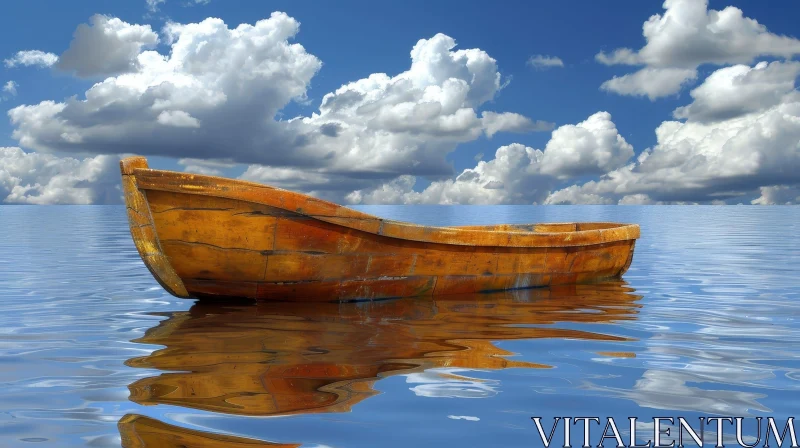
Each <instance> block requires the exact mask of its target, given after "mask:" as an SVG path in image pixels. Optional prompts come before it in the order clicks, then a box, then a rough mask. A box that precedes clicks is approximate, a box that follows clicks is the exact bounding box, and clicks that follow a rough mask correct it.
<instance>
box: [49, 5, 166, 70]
mask: <svg viewBox="0 0 800 448" xmlns="http://www.w3.org/2000/svg"><path fill="white" fill-rule="evenodd" d="M89 21H90V22H91V25H87V24H81V25H79V26H78V29H77V30H75V34H74V36H73V39H72V42H71V43H70V45H69V48H67V50H66V51H65V52H64V53H63V54H62V55H61V57H60V58H59V59H58V63H57V64H56V66H57V67H58V68H59V69H61V70H65V71H70V72H75V74H76V75H77V76H80V77H84V78H85V77H94V76H109V75H117V74H120V73H125V72H133V71H137V70H138V69H139V61H138V57H139V54H140V53H141V51H142V48H145V47H154V46H155V45H156V44H158V34H156V33H155V32H154V31H153V30H152V29H151V28H150V25H131V24H130V23H127V22H123V21H122V20H120V19H118V18H116V17H108V16H105V15H101V14H96V15H94V16H92V17H91V18H90V19H89Z"/></svg>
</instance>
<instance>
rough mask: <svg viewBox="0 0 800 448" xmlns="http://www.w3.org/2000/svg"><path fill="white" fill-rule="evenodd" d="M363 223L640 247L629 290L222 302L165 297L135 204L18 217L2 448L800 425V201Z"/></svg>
mask: <svg viewBox="0 0 800 448" xmlns="http://www.w3.org/2000/svg"><path fill="white" fill-rule="evenodd" d="M361 209H362V210H363V211H367V212H370V213H374V214H377V215H380V216H384V217H388V218H393V219H401V220H408V221H414V222H419V223H424V224H438V225H467V224H488V223H501V222H510V223H526V222H545V221H569V220H582V221H622V222H634V223H639V224H640V225H641V229H642V238H641V239H640V241H639V242H638V243H637V246H636V253H635V256H634V261H633V264H632V266H631V268H630V271H629V272H628V273H627V274H626V276H625V282H623V283H621V284H604V285H597V286H583V287H577V288H562V289H559V290H556V289H554V290H546V289H544V290H528V291H516V292H510V293H503V294H492V295H475V296H453V297H447V298H439V299H436V300H392V301H384V302H378V303H372V304H341V305H340V304H323V305H314V306H305V305H302V304H288V303H279V304H260V305H245V304H232V305H230V306H219V305H206V304H196V303H194V302H193V301H191V300H181V299H176V298H173V297H171V296H169V295H167V294H166V293H165V292H164V291H163V290H162V289H161V288H160V287H159V286H158V284H157V283H156V282H155V280H154V279H153V278H152V277H151V275H150V273H149V272H148V271H147V269H146V268H145V266H144V265H143V264H142V262H141V260H140V259H139V256H138V254H137V253H136V250H135V248H134V246H133V244H132V242H131V239H130V236H129V233H128V227H127V221H126V218H125V213H124V209H123V208H122V207H78V206H76V207H11V206H0V231H1V232H2V233H0V446H3V447H5V446H8V447H17V446H36V444H37V443H39V444H41V445H45V446H67V447H72V446H120V445H121V444H122V443H125V444H127V445H128V446H146V444H148V443H150V442H152V441H153V440H157V439H159V440H162V441H171V442H170V443H173V444H174V446H178V445H180V444H183V446H232V447H233V446H243V445H241V444H244V443H246V442H248V441H249V440H248V439H256V440H260V441H270V442H274V443H275V444H277V446H303V447H377V446H386V447H405V446H416V447H420V448H424V447H429V446H465V447H466V446H469V447H492V446H509V447H531V446H541V442H540V441H539V438H538V435H537V434H538V433H537V431H536V428H535V426H534V425H533V423H532V421H531V420H530V417H531V416H542V417H545V418H546V419H545V421H546V422H547V423H548V424H549V422H551V421H552V420H550V418H551V417H552V416H555V415H558V416H573V417H575V416H600V417H606V416H613V417H616V418H618V419H620V420H621V421H622V422H623V423H625V421H626V420H625V419H626V418H627V417H629V416H637V417H639V419H640V420H644V421H645V423H642V424H643V425H647V422H648V421H650V422H652V420H651V419H652V417H654V416H671V417H678V416H683V417H687V418H690V417H691V421H697V420H696V418H695V417H698V416H704V415H705V416H714V415H724V416H742V417H752V416H774V417H776V418H780V419H784V420H785V419H786V417H788V416H792V415H796V414H797V411H798V404H797V403H800V343H798V342H800V322H798V318H800V275H798V274H800V271H798V268H797V266H798V263H800V238H798V237H797V234H798V230H799V229H800V224H798V223H799V222H800V207H750V206H745V207H735V206H730V207H712V206H708V207H697V206H695V207H671V206H658V207H614V206H611V207H603V206H581V207H570V206H557V207H552V206H551V207H516V206H508V207H433V206H422V207H389V206H385V207H362V208H361ZM650 424H651V423H650ZM753 426H754V424H753ZM576 431H577V428H576ZM594 431H595V432H598V431H599V430H597V429H594ZM729 432H731V431H730V430H729ZM749 432H754V431H749ZM581 433H582V432H577V433H576V434H573V445H575V446H579V445H580V442H581ZM645 435H646V434H645ZM644 440H646V438H645V439H644ZM202 443H205V445H199V444H202ZM223 443H228V445H223ZM592 443H593V444H595V445H596V443H597V440H596V437H594V436H593V439H592ZM762 443H763V442H762ZM557 444H558V445H560V444H561V441H560V440H559V441H558V442H557ZM607 444H608V441H607ZM169 446H173V445H169ZM248 446H252V445H248ZM687 446H694V445H692V444H688V445H687Z"/></svg>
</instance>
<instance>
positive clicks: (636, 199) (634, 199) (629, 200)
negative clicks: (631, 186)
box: [618, 193, 656, 205]
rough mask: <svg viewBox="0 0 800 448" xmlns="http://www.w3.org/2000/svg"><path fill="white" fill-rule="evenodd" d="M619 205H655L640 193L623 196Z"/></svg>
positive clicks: (648, 197)
mask: <svg viewBox="0 0 800 448" xmlns="http://www.w3.org/2000/svg"><path fill="white" fill-rule="evenodd" d="M618 204H619V205H652V204H656V202H655V201H653V200H652V199H650V196H648V195H646V194H642V193H637V194H629V195H627V196H623V197H622V199H620V200H619V202H618Z"/></svg>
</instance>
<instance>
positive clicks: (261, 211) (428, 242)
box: [122, 158, 639, 301]
mask: <svg viewBox="0 0 800 448" xmlns="http://www.w3.org/2000/svg"><path fill="white" fill-rule="evenodd" d="M122 174H123V189H124V190H125V197H126V203H127V205H128V214H129V219H130V224H131V232H132V235H133V239H134V242H136V245H137V248H138V249H139V252H140V255H142V258H143V260H144V261H145V264H147V265H148V268H149V269H150V271H151V272H152V273H153V275H154V277H156V279H157V280H158V281H159V282H160V283H161V285H162V286H164V288H165V289H167V290H168V291H169V292H170V293H172V294H173V295H176V296H179V297H194V298H223V297H241V298H248V299H258V300H304V301H331V300H338V301H348V300H364V299H383V298H391V297H409V296H424V295H439V294H453V293H473V292H489V291H497V290H504V289H515V288H530V287H542V286H549V285H557V284H569V283H590V282H596V281H602V280H607V279H612V278H618V277H620V276H621V275H622V274H623V273H624V272H625V271H626V270H627V269H628V267H629V266H630V263H631V259H632V256H633V249H634V244H635V240H636V238H637V237H638V236H639V235H638V232H639V229H638V226H631V225H621V224H612V223H568V224H540V225H530V226H509V225H501V226H485V227H481V226H477V227H475V226H473V227H449V228H437V227H426V226H416V225H413V224H408V223H400V222H395V221H389V220H384V219H381V218H378V217H374V216H371V215H366V214H363V213H360V212H357V211H354V210H351V209H348V208H346V207H341V206H336V205H335V204H331V203H327V202H325V201H320V200H317V199H315V198H311V197H308V196H305V195H300V194H297V193H293V192H288V191H285V190H280V189H274V188H270V187H266V186H261V185H258V184H250V183H246V182H241V181H234V180H227V179H220V178H213V177H209V176H198V175H191V174H186V173H173V172H168V171H156V170H149V169H147V165H146V162H145V161H144V159H142V158H133V159H125V160H123V162H122Z"/></svg>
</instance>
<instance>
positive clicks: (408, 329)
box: [126, 281, 641, 416]
mask: <svg viewBox="0 0 800 448" xmlns="http://www.w3.org/2000/svg"><path fill="white" fill-rule="evenodd" d="M640 298H641V296H638V295H636V294H634V290H633V289H631V288H630V287H628V286H626V284H625V283H624V282H621V281H620V282H613V283H603V284H594V285H569V286H564V287H558V288H556V287H553V288H548V289H528V290H514V291H505V292H498V293H491V294H470V295H453V296H442V297H439V298H435V299H434V300H417V299H413V298H410V299H396V300H387V301H379V302H362V303H297V302H273V303H257V304H250V305H239V306H233V305H222V304H209V303H202V302H200V303H197V304H195V305H194V306H192V308H191V309H190V310H189V311H187V312H178V313H172V314H169V315H168V316H169V317H168V318H167V319H166V320H164V321H162V322H161V323H160V324H159V325H158V326H156V327H154V328H152V329H150V330H148V331H147V332H146V334H145V335H144V336H143V337H142V338H140V339H137V340H135V341H134V342H140V343H144V344H155V345H163V346H164V347H165V348H163V349H160V350H156V351H155V352H153V353H152V354H151V355H148V356H144V357H137V358H133V359H130V360H129V361H128V362H127V363H126V364H127V365H129V366H131V367H139V368H148V369H158V370H160V371H163V372H164V373H162V374H160V375H158V376H153V377H148V378H144V379H141V380H138V381H136V382H134V383H133V384H131V385H130V386H129V389H130V399H131V400H132V401H134V402H136V403H139V404H142V405H156V404H169V405H175V406H182V407H186V408H194V409H201V410H207V411H213V412H221V413H227V414H235V415H251V416H276V415H291V414H305V413H319V412H347V411H349V410H350V409H351V408H352V407H353V406H354V405H355V404H357V403H359V402H361V401H362V400H364V399H366V398H368V397H370V396H372V395H375V394H376V393H377V392H376V391H375V389H374V387H373V386H374V383H375V382H376V381H378V380H380V379H381V378H383V377H387V376H391V375H397V374H408V373H415V372H422V371H424V370H427V369H431V368H443V367H445V368H463V369H506V368H547V367H549V366H547V365H543V364H537V363H533V362H528V361H521V360H515V359H513V358H511V356H512V355H514V353H511V352H508V351H506V350H503V349H501V348H499V347H497V346H495V345H494V342H495V341H503V340H519V339H538V338H570V339H585V340H606V341H625V340H626V339H625V338H621V337H618V336H613V335H607V334H602V333H594V332H587V331H578V330H573V329H566V328H556V327H555V326H553V324H555V323H558V322H583V323H613V322H618V321H622V320H632V319H635V318H636V315H637V313H638V309H639V307H640V305H639V304H638V303H637V301H638V300H639V299H640Z"/></svg>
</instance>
